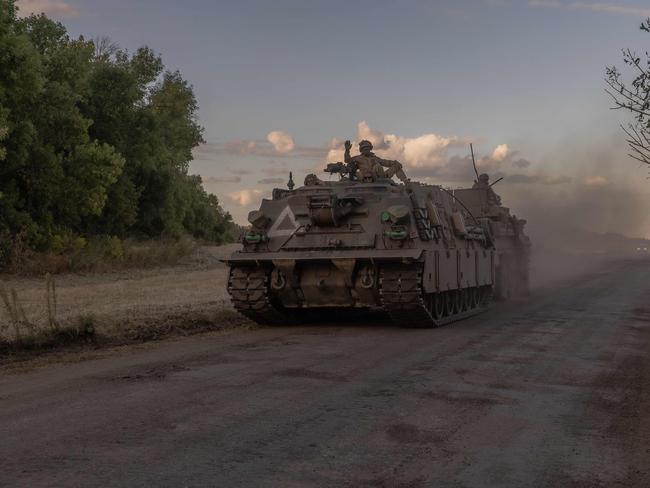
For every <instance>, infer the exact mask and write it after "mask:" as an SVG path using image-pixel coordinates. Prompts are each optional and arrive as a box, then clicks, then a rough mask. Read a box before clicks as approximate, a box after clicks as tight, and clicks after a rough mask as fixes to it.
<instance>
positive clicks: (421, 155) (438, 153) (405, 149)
mask: <svg viewBox="0 0 650 488" xmlns="http://www.w3.org/2000/svg"><path fill="white" fill-rule="evenodd" d="M363 139H367V140H369V141H370V142H371V143H372V145H373V146H374V148H373V151H374V152H375V153H376V154H377V155H378V156H379V157H382V158H385V159H396V160H398V161H400V162H402V163H404V164H405V165H406V167H407V168H409V167H410V168H424V167H428V168H430V167H438V166H441V165H444V164H445V162H446V160H447V150H448V149H449V148H452V147H461V146H465V145H467V144H469V141H470V139H469V138H461V137H456V136H452V137H445V136H441V135H438V134H434V133H427V134H422V135H420V136H417V137H404V136H399V135H396V134H383V133H382V132H379V131H377V130H374V129H371V128H370V127H369V126H368V124H367V123H366V121H365V120H362V121H361V122H359V123H358V124H357V140H356V141H355V143H356V144H358V142H359V141H361V140H363ZM334 144H336V145H335V146H334V147H332V145H334ZM326 159H327V161H328V162H336V161H343V145H342V143H341V142H340V141H337V140H336V139H334V140H332V144H331V145H330V150H329V152H328V153H327V157H326Z"/></svg>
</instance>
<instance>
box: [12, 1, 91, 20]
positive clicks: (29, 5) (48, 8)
mask: <svg viewBox="0 0 650 488" xmlns="http://www.w3.org/2000/svg"><path fill="white" fill-rule="evenodd" d="M17 5H18V14H19V15H20V16H21V17H27V16H29V15H32V14H37V15H38V14H46V15H49V16H50V17H57V18H77V17H79V10H77V8H76V7H74V6H72V5H70V4H69V3H67V2H64V1H63V0H18V2H17Z"/></svg>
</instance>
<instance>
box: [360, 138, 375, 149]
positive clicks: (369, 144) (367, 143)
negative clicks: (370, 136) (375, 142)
mask: <svg viewBox="0 0 650 488" xmlns="http://www.w3.org/2000/svg"><path fill="white" fill-rule="evenodd" d="M366 147H367V148H368V149H372V142H370V141H367V140H365V139H364V140H363V141H361V142H360V143H359V150H362V149H364V148H366Z"/></svg>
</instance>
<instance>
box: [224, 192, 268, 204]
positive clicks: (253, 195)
mask: <svg viewBox="0 0 650 488" xmlns="http://www.w3.org/2000/svg"><path fill="white" fill-rule="evenodd" d="M261 195H262V192H261V191H260V190H239V191H233V192H231V193H228V198H230V199H231V200H232V201H233V202H235V203H237V204H239V205H241V206H242V207H246V206H248V205H250V204H251V203H253V202H256V201H257V200H259V198H260V196H261Z"/></svg>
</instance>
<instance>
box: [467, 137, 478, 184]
mask: <svg viewBox="0 0 650 488" xmlns="http://www.w3.org/2000/svg"><path fill="white" fill-rule="evenodd" d="M469 150H470V152H471V153H472V166H474V173H475V174H476V181H478V170H477V169H476V160H475V159H474V146H472V143H471V142H470V143H469Z"/></svg>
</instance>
